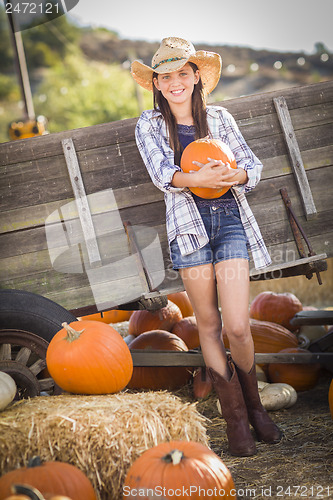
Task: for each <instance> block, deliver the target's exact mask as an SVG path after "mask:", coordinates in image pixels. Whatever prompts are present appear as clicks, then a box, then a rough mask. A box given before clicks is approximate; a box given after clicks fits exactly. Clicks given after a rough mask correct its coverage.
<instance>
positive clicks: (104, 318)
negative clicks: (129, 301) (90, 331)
mask: <svg viewBox="0 0 333 500" xmlns="http://www.w3.org/2000/svg"><path fill="white" fill-rule="evenodd" d="M132 312H133V311H121V310H120V309H111V310H110V311H103V312H100V313H95V314H88V315H87V316H81V317H80V318H78V320H79V321H87V320H88V321H101V322H102V323H107V324H110V323H121V322H122V321H128V320H129V319H130V317H131V314H132Z"/></svg>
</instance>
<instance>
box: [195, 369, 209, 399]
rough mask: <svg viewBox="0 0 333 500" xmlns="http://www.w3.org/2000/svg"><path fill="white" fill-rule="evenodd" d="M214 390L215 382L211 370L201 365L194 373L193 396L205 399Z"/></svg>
mask: <svg viewBox="0 0 333 500" xmlns="http://www.w3.org/2000/svg"><path fill="white" fill-rule="evenodd" d="M212 390H213V382H212V379H211V378H210V375H209V371H208V370H206V369H204V370H203V369H202V368H201V367H200V368H198V370H197V371H196V372H195V374H194V375H193V396H194V397H195V399H204V398H206V397H207V396H209V394H210V393H211V392H212Z"/></svg>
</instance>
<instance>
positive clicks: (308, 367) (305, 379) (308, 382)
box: [268, 347, 320, 391]
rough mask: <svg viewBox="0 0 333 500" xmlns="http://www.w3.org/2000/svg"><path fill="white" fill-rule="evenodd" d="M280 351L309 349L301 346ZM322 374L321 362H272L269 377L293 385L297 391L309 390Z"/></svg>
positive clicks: (295, 351)
mask: <svg viewBox="0 0 333 500" xmlns="http://www.w3.org/2000/svg"><path fill="white" fill-rule="evenodd" d="M280 353H295V354H298V353H307V354H309V351H307V350H306V349H302V348H300V347H293V348H292V347H289V348H287V349H282V350H281V351H280ZM319 375H320V364H319V363H301V364H300V363H270V364H269V365H268V377H269V379H270V381H271V382H273V383H279V382H282V383H284V384H289V385H291V386H292V387H293V388H294V389H295V391H307V390H309V389H312V388H313V387H314V386H315V385H316V384H317V382H318V379H319Z"/></svg>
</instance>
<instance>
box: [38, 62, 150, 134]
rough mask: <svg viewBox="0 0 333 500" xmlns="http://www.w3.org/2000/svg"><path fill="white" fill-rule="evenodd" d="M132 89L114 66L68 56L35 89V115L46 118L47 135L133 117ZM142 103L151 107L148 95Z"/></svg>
mask: <svg viewBox="0 0 333 500" xmlns="http://www.w3.org/2000/svg"><path fill="white" fill-rule="evenodd" d="M134 85H135V83H134V81H133V79H132V77H131V75H130V73H129V71H128V70H124V69H123V68H122V67H120V66H118V65H106V64H102V63H96V62H87V61H85V60H84V59H83V57H78V56H75V57H74V56H68V57H67V58H66V59H65V60H64V61H63V62H62V64H59V65H58V66H56V67H55V68H52V69H51V70H49V72H48V76H47V77H46V78H45V79H44V80H43V83H42V84H41V85H40V87H39V88H38V91H37V92H36V94H35V99H34V102H35V111H36V114H42V115H44V116H46V117H47V119H48V120H49V131H50V132H58V131H61V130H68V129H73V128H80V127H87V126H90V125H96V124H98V123H106V122H110V121H114V120H121V119H124V118H130V117H134V116H137V115H138V114H139V110H138V104H137V100H136V95H135V86H134ZM144 99H145V104H146V105H147V107H151V94H149V95H147V94H146V95H145V96H144Z"/></svg>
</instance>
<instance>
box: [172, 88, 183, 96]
mask: <svg viewBox="0 0 333 500" xmlns="http://www.w3.org/2000/svg"><path fill="white" fill-rule="evenodd" d="M183 92H184V89H179V90H172V91H171V94H172V95H180V94H182V93H183Z"/></svg>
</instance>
